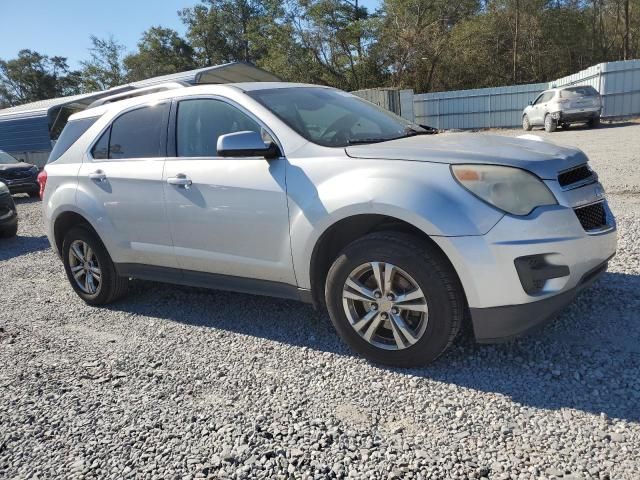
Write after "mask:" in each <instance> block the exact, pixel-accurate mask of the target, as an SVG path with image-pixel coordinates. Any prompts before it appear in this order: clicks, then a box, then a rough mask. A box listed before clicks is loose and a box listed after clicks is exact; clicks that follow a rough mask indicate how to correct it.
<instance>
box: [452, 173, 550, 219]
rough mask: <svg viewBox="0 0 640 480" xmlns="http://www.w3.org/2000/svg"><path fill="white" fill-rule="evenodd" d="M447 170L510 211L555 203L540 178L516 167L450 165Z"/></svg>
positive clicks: (525, 211) (527, 210)
mask: <svg viewBox="0 0 640 480" xmlns="http://www.w3.org/2000/svg"><path fill="white" fill-rule="evenodd" d="M451 172H452V173H453V176H454V177H455V178H456V179H457V180H458V182H460V184H461V185H462V186H463V187H465V188H466V189H467V190H469V191H470V192H471V193H473V194H474V195H476V196H477V197H479V198H480V199H481V200H484V201H485V202H487V203H489V204H491V205H493V206H494V207H497V208H499V209H500V210H504V211H505V212H508V213H511V214H513V215H528V214H529V213H531V211H532V210H533V209H534V208H536V207H540V206H542V205H556V204H557V203H558V202H557V201H556V199H555V197H554V196H553V193H551V191H550V190H549V188H547V186H546V185H545V184H544V182H542V180H540V179H539V178H538V177H536V176H535V175H534V174H532V173H529V172H527V171H525V170H521V169H519V168H513V167H502V166H498V165H452V166H451Z"/></svg>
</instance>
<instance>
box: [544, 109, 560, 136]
mask: <svg viewBox="0 0 640 480" xmlns="http://www.w3.org/2000/svg"><path fill="white" fill-rule="evenodd" d="M556 128H558V122H556V121H555V120H554V119H553V117H552V116H551V115H549V114H548V113H547V115H546V116H545V117H544V130H545V131H546V132H547V133H553V132H555V131H556Z"/></svg>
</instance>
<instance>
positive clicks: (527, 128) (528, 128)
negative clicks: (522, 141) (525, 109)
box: [522, 115, 533, 132]
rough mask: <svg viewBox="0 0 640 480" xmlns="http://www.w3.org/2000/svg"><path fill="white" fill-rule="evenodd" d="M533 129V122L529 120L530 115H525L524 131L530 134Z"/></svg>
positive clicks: (523, 121)
mask: <svg viewBox="0 0 640 480" xmlns="http://www.w3.org/2000/svg"><path fill="white" fill-rule="evenodd" d="M532 128H533V127H532V126H531V121H530V120H529V115H524V116H523V117H522V129H523V130H524V131H525V132H530V131H531V129H532Z"/></svg>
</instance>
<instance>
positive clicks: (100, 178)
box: [89, 170, 107, 182]
mask: <svg viewBox="0 0 640 480" xmlns="http://www.w3.org/2000/svg"><path fill="white" fill-rule="evenodd" d="M89 178H90V179H91V180H94V181H96V182H104V181H106V180H107V174H106V173H104V172H103V171H102V170H96V171H95V172H91V173H90V174H89Z"/></svg>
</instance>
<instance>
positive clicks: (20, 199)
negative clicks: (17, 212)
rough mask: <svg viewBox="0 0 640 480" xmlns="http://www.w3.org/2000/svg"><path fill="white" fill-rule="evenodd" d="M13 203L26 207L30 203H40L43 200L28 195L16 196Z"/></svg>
mask: <svg viewBox="0 0 640 480" xmlns="http://www.w3.org/2000/svg"><path fill="white" fill-rule="evenodd" d="M13 201H14V203H15V204H16V205H26V204H29V203H40V201H41V200H40V199H39V198H31V197H30V196H29V195H27V194H23V195H21V194H15V195H13Z"/></svg>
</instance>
